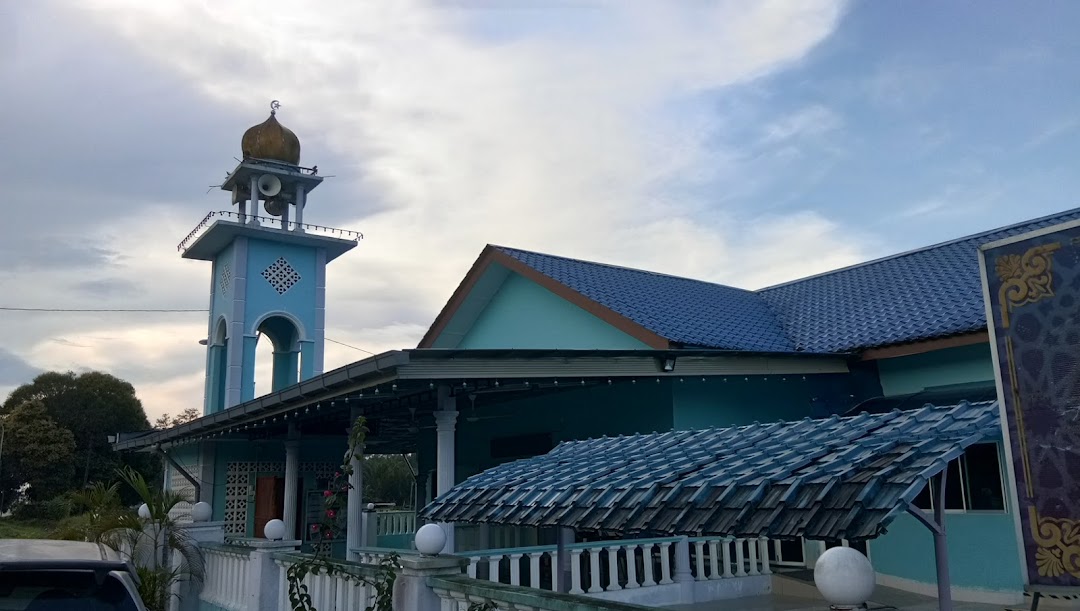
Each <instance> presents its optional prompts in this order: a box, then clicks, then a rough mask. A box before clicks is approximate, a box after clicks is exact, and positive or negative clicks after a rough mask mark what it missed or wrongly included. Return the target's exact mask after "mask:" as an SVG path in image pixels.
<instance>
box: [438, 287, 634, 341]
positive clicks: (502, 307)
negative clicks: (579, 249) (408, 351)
mask: <svg viewBox="0 0 1080 611" xmlns="http://www.w3.org/2000/svg"><path fill="white" fill-rule="evenodd" d="M456 347H457V348H462V349H470V348H563V349H576V350H593V349H612V350H614V349H648V348H649V346H648V345H647V344H645V343H644V342H642V341H640V340H638V339H636V338H634V337H631V336H630V335H628V334H626V333H623V332H622V331H620V330H618V329H616V328H615V327H613V326H611V325H610V324H608V323H606V322H604V321H603V320H601V319H600V318H598V317H596V316H594V315H593V314H590V313H589V312H586V311H585V310H583V309H581V308H580V307H578V306H576V305H574V304H572V303H570V302H569V301H566V300H565V299H563V298H562V297H559V296H558V295H556V294H555V293H552V292H551V291H549V290H547V289H546V288H544V287H542V286H540V285H538V284H536V283H535V282H533V281H531V280H528V279H526V278H524V277H522V276H520V275H518V274H514V273H512V274H509V275H508V276H507V277H506V279H505V280H504V281H503V283H502V286H501V287H500V288H499V290H498V292H496V293H495V295H494V297H492V299H491V301H490V302H489V303H488V304H487V306H486V307H484V309H483V311H481V312H480V314H479V316H478V317H477V319H476V321H475V322H473V323H472V325H471V327H470V328H469V329H468V330H467V331H466V332H465V335H464V337H462V338H461V341H460V342H459V343H458V344H457V346H456Z"/></svg>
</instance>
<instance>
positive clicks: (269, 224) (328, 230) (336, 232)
mask: <svg viewBox="0 0 1080 611" xmlns="http://www.w3.org/2000/svg"><path fill="white" fill-rule="evenodd" d="M215 220H224V221H228V222H234V223H238V224H243V225H251V226H256V227H265V228H268V229H276V230H279V231H290V232H295V233H305V234H311V235H318V236H324V237H330V238H340V239H343V240H353V241H360V240H362V239H364V234H362V233H360V232H359V231H353V230H351V229H338V228H336V227H327V226H325V225H313V224H311V223H297V222H294V221H283V219H281V218H279V217H272V216H258V215H255V214H243V213H241V212H234V211H231V210H218V211H214V212H211V213H209V214H207V215H206V216H205V217H203V220H201V221H199V224H198V225H195V228H194V229H192V230H191V233H189V234H187V237H185V238H184V239H183V240H181V241H180V243H179V244H177V246H176V250H177V251H179V252H184V251H185V250H187V249H188V248H189V247H190V246H191V245H192V244H194V243H195V241H196V240H197V239H198V238H199V237H200V236H201V235H202V234H203V233H205V232H206V230H207V229H209V228H210V227H211V226H212V225H213V224H214V221H215Z"/></svg>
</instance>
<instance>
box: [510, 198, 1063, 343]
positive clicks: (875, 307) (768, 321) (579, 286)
mask: <svg viewBox="0 0 1080 611" xmlns="http://www.w3.org/2000/svg"><path fill="white" fill-rule="evenodd" d="M1074 219H1080V209H1075V210H1069V211H1065V212H1061V213H1058V214H1054V215H1051V216H1047V217H1043V218H1038V219H1033V220H1031V221H1026V222H1024V223H1019V224H1017V225H1012V226H1009V227H1004V228H1001V229H997V230H993V231H988V232H984V233H980V234H977V235H973V236H968V237H965V238H961V239H958V240H954V241H951V242H947V243H944V244H937V245H934V246H928V247H926V248H921V249H918V250H915V251H911V252H907V253H902V254H898V255H894V256H891V257H886V258H883V259H878V260H875V261H870V262H868V263H863V264H860V265H856V266H853V267H849V268H845V269H841V270H836V271H832V272H828V273H825V274H821V275H818V276H813V277H810V278H804V279H801V280H795V281H793V282H789V283H786V284H782V285H778V286H775V287H770V288H766V289H762V290H759V291H747V290H743V289H737V288H732V287H729V286H724V285H720V284H715V283H711V282H703V281H700V280H692V279H689V278H680V277H677V276H669V275H665V274H658V273H654V272H649V271H643V270H635V269H628V268H624V267H617V266H613V265H606V264H602V263H592V262H588V261H580V260H577V259H568V258H565V257H557V256H553V255H546V254H542V253H536V252H529V251H524V250H517V249H513V248H505V247H501V246H497V247H494V248H496V249H498V250H499V251H501V252H503V253H504V254H506V255H508V256H510V257H513V258H514V259H517V260H518V261H520V262H521V263H524V264H525V265H527V266H529V267H531V268H532V269H534V270H536V271H537V272H539V273H541V274H544V275H546V276H548V277H550V278H552V279H553V280H555V281H557V282H560V283H562V284H564V285H566V286H567V287H569V288H571V289H572V290H574V291H576V292H578V293H580V294H581V295H583V296H585V297H587V298H588V299H591V300H592V301H595V302H596V303H599V304H600V305H602V306H604V307H606V308H608V309H610V310H612V311H614V312H616V313H618V314H620V315H622V316H624V317H626V318H628V319H630V320H632V321H634V322H636V323H637V324H639V325H641V326H642V327H644V328H645V329H648V330H649V331H651V332H653V333H655V334H657V335H660V336H661V337H664V338H666V339H667V340H669V341H671V342H675V343H677V344H681V345H685V346H692V347H704V348H717V349H722V350H745V351H758V352H787V351H791V352H794V351H800V352H803V351H805V352H823V353H828V352H832V353H840V352H850V351H856V350H859V349H864V348H870V347H876V346H887V345H892V344H900V343H907V342H913V341H920V340H926V339H933V338H938V337H948V336H951V335H958V334H962V333H970V332H973V331H981V330H985V328H986V315H985V311H984V309H983V300H982V284H981V282H982V280H981V277H980V274H979V260H978V248H979V246H981V245H982V244H987V243H989V242H993V241H996V240H1000V239H1003V238H1007V237H1010V236H1014V235H1019V234H1022V233H1027V232H1029V231H1032V230H1035V229H1040V228H1043V227H1048V226H1051V225H1055V224H1058V223H1061V222H1064V221H1069V220H1074Z"/></svg>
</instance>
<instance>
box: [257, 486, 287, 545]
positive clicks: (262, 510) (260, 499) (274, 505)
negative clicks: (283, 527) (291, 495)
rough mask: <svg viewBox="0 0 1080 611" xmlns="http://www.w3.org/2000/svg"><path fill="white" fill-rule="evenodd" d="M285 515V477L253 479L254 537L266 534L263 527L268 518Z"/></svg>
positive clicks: (261, 536)
mask: <svg viewBox="0 0 1080 611" xmlns="http://www.w3.org/2000/svg"><path fill="white" fill-rule="evenodd" d="M283 517H285V478H284V477H273V476H268V477H259V478H256V480H255V537H256V538H259V539H262V538H263V537H265V536H266V535H265V534H264V533H263V527H264V526H266V523H267V522H269V521H270V520H274V519H278V520H280V519H281V518H283Z"/></svg>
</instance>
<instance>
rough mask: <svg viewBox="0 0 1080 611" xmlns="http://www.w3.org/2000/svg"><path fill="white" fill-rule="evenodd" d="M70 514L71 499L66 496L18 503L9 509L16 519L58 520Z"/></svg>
mask: <svg viewBox="0 0 1080 611" xmlns="http://www.w3.org/2000/svg"><path fill="white" fill-rule="evenodd" d="M69 515H71V500H70V499H68V498H66V497H58V498H55V499H49V500H48V501H30V502H26V503H20V504H18V505H17V506H15V508H14V509H12V511H11V517H13V518H15V519H16V520H48V521H55V522H59V521H60V520H63V519H64V518H66V517H68V516H69Z"/></svg>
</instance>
